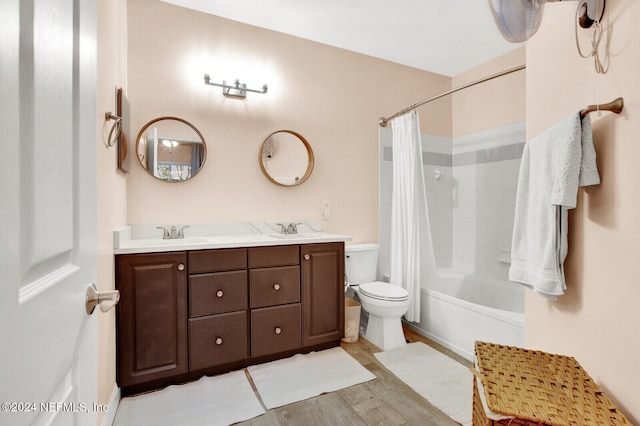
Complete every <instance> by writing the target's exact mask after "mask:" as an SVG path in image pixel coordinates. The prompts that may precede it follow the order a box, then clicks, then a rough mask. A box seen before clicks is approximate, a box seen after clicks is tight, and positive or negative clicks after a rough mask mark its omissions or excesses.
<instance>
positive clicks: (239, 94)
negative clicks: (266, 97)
mask: <svg viewBox="0 0 640 426" xmlns="http://www.w3.org/2000/svg"><path fill="white" fill-rule="evenodd" d="M204 84H208V85H209V86H217V87H222V93H223V94H224V95H225V96H233V97H236V98H246V97H247V92H254V93H262V94H264V93H267V89H268V88H267V85H266V84H263V85H262V89H261V90H255V89H248V88H247V85H246V84H244V83H240V80H236V81H235V82H234V83H233V84H232V85H231V84H227V82H226V81H225V80H222V84H220V83H213V82H211V77H209V74H205V75H204Z"/></svg>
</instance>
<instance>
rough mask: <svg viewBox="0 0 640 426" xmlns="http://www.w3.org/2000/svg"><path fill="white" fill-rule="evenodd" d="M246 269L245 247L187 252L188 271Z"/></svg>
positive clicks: (192, 272) (195, 272) (191, 272)
mask: <svg viewBox="0 0 640 426" xmlns="http://www.w3.org/2000/svg"><path fill="white" fill-rule="evenodd" d="M236 269H247V249H244V248H240V249H220V250H197V251H190V252H189V273H190V274H200V273H203V272H221V271H233V270H236Z"/></svg>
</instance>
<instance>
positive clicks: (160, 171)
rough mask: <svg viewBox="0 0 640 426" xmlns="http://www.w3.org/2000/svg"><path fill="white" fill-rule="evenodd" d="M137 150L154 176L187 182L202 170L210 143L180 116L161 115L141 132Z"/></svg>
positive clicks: (159, 178) (141, 160)
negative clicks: (207, 143)
mask: <svg viewBox="0 0 640 426" xmlns="http://www.w3.org/2000/svg"><path fill="white" fill-rule="evenodd" d="M136 153H137V155H138V160H139V161H140V165H141V166H142V167H143V168H144V169H145V170H146V171H147V173H149V174H150V175H151V176H153V177H155V178H156V179H158V180H161V181H164V182H184V181H186V180H189V179H191V178H192V177H193V176H195V175H196V174H197V173H198V172H199V171H200V170H202V167H203V165H204V162H205V159H206V157H207V146H206V144H205V141H204V137H203V136H202V134H201V133H200V131H199V130H198V129H197V128H196V127H195V126H194V125H193V124H191V123H189V122H188V121H186V120H184V119H182V118H178V117H159V118H155V119H153V120H151V121H149V122H148V123H147V124H145V125H144V126H143V127H142V130H140V133H138V137H137V139H136Z"/></svg>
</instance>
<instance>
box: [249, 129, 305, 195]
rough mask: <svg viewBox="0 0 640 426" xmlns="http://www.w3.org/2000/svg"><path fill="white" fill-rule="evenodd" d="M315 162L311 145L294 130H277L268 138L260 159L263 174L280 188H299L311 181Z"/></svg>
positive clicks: (261, 149)
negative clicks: (308, 180) (310, 177)
mask: <svg viewBox="0 0 640 426" xmlns="http://www.w3.org/2000/svg"><path fill="white" fill-rule="evenodd" d="M313 161H314V160H313V150H312V149H311V145H309V142H307V140H306V139H305V138H304V137H303V136H302V135H301V134H299V133H297V132H294V131H293V130H277V131H275V132H273V133H271V134H270V135H269V136H267V138H266V139H265V140H264V142H263V143H262V146H261V147H260V156H259V158H258V162H259V163H260V169H261V170H262V173H264V175H265V176H266V178H267V179H269V180H270V181H271V182H273V183H275V184H276V185H279V186H297V185H300V184H301V183H303V182H304V181H306V180H307V179H309V176H311V172H312V171H313Z"/></svg>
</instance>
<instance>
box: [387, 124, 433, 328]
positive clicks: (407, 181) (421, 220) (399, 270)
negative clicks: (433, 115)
mask: <svg viewBox="0 0 640 426" xmlns="http://www.w3.org/2000/svg"><path fill="white" fill-rule="evenodd" d="M391 125H392V130H393V195H392V199H391V274H390V277H389V280H390V281H391V282H392V283H394V284H398V285H401V286H402V287H403V288H405V289H406V290H407V292H408V293H409V302H410V304H409V310H408V311H407V313H406V314H405V319H407V320H408V321H411V322H420V288H421V284H422V283H423V282H425V281H426V280H428V279H429V278H430V277H434V276H435V272H436V262H435V255H434V251H433V243H432V240H431V229H430V226H429V210H428V207H427V194H426V191H425V183H424V172H423V169H422V146H421V143H420V119H419V117H418V113H417V112H411V113H409V114H405V115H402V116H400V117H396V118H394V119H393V120H392V121H391Z"/></svg>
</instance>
